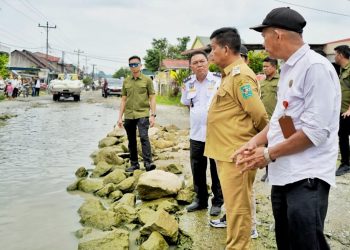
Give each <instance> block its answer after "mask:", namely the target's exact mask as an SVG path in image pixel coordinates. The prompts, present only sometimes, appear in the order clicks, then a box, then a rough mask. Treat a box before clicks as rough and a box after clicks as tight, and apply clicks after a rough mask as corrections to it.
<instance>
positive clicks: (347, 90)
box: [334, 45, 350, 176]
mask: <svg viewBox="0 0 350 250" xmlns="http://www.w3.org/2000/svg"><path fill="white" fill-rule="evenodd" d="M334 50H335V52H336V55H335V63H336V64H338V65H339V66H340V75H339V78H340V86H341V94H342V100H341V113H340V121H339V132H338V136H339V148H340V155H341V163H340V166H339V168H338V169H337V171H336V175H337V176H340V175H343V174H346V173H350V166H349V135H350V60H349V57H350V48H349V46H347V45H340V46H338V47H336V48H335V49H334Z"/></svg>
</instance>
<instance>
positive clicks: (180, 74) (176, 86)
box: [171, 69, 191, 96]
mask: <svg viewBox="0 0 350 250" xmlns="http://www.w3.org/2000/svg"><path fill="white" fill-rule="evenodd" d="M190 74H191V71H190V70H189V69H179V70H177V71H171V77H172V78H173V86H172V94H171V95H172V96H177V95H178V94H179V92H180V88H181V86H182V85H183V84H184V80H185V79H186V78H187V77H188V76H189V75H190Z"/></svg>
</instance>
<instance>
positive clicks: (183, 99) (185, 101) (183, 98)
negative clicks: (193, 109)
mask: <svg viewBox="0 0 350 250" xmlns="http://www.w3.org/2000/svg"><path fill="white" fill-rule="evenodd" d="M181 91H182V92H181V103H182V104H183V105H187V106H188V105H190V100H188V99H187V85H185V88H182V89H181Z"/></svg>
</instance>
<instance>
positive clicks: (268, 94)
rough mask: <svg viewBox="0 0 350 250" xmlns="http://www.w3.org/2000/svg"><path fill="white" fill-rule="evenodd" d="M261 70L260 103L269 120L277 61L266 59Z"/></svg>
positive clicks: (274, 105) (274, 96) (276, 76)
mask: <svg viewBox="0 0 350 250" xmlns="http://www.w3.org/2000/svg"><path fill="white" fill-rule="evenodd" d="M263 70H264V74H265V76H266V78H265V80H264V81H262V82H261V83H260V88H261V101H262V102H263V104H264V106H265V109H266V112H267V115H268V116H269V120H270V119H271V116H272V113H273V111H274V110H275V107H276V103H277V84H278V81H279V78H280V77H279V75H278V72H277V60H276V59H272V58H270V57H266V58H265V59H264V62H263ZM267 173H268V167H266V172H265V174H264V175H263V176H262V177H261V181H265V180H266V178H267Z"/></svg>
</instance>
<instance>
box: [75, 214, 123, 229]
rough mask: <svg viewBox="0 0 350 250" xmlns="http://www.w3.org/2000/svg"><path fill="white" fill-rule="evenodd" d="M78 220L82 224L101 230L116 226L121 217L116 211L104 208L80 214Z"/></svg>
mask: <svg viewBox="0 0 350 250" xmlns="http://www.w3.org/2000/svg"><path fill="white" fill-rule="evenodd" d="M80 222H81V223H82V224H83V225H84V226H90V227H93V228H97V229H100V230H103V231H106V230H111V229H112V227H116V226H118V225H119V224H120V222H121V218H119V217H118V216H117V214H116V213H114V212H112V211H109V210H104V211H99V210H97V211H93V212H91V213H89V214H87V215H86V216H82V217H81V220H80Z"/></svg>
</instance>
